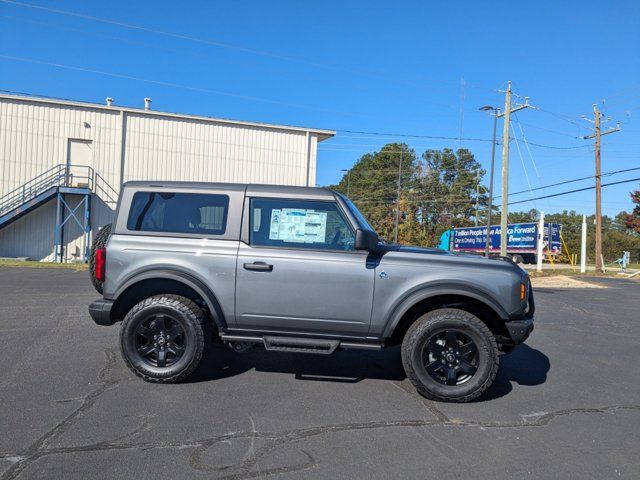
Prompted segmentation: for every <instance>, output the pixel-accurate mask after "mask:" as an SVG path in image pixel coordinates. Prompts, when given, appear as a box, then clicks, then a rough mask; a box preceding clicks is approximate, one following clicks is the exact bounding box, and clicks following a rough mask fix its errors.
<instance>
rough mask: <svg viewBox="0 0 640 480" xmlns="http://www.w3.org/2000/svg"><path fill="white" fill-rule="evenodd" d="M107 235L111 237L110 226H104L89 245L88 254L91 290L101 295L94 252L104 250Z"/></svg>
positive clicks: (100, 282) (100, 283)
mask: <svg viewBox="0 0 640 480" xmlns="http://www.w3.org/2000/svg"><path fill="white" fill-rule="evenodd" d="M109 235H111V224H108V225H105V226H104V227H102V228H101V229H100V231H99V232H98V233H97V235H96V236H95V238H94V239H93V243H92V244H91V252H90V254H89V276H90V278H91V283H92V285H93V288H95V289H96V290H97V291H98V293H102V286H103V282H102V281H101V280H98V279H97V278H96V251H97V250H99V249H100V248H104V246H105V245H106V244H107V240H109Z"/></svg>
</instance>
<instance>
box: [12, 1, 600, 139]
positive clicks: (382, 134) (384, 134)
mask: <svg viewBox="0 0 640 480" xmlns="http://www.w3.org/2000/svg"><path fill="white" fill-rule="evenodd" d="M0 1H2V0H0ZM336 131H337V132H344V133H355V134H360V135H369V136H374V137H399V138H426V139H431V140H465V141H468V142H492V141H493V140H491V139H490V138H470V137H453V136H444V135H418V134H414V135H411V134H406V133H391V132H366V131H363V130H346V129H337V130H336ZM509 140H515V141H516V142H522V140H519V139H517V138H513V137H511V138H510V139H509ZM527 143H528V144H529V145H535V146H536V147H542V148H553V149H557V150H571V149H575V148H588V147H589V146H588V145H575V146H570V147H561V146H557V145H543V144H540V143H534V142H527Z"/></svg>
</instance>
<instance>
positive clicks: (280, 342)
mask: <svg viewBox="0 0 640 480" xmlns="http://www.w3.org/2000/svg"><path fill="white" fill-rule="evenodd" d="M263 341H264V348H265V349H267V350H270V351H274V352H298V353H317V354H320V355H331V354H332V353H333V352H335V351H336V348H338V345H340V340H321V339H315V338H296V337H263Z"/></svg>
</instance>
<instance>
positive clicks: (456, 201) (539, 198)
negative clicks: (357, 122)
mask: <svg viewBox="0 0 640 480" xmlns="http://www.w3.org/2000/svg"><path fill="white" fill-rule="evenodd" d="M637 181H640V177H637V178H630V179H627V180H620V181H618V182H609V183H603V184H602V187H609V186H612V185H621V184H624V183H631V182H637ZM594 188H595V186H590V187H584V188H577V189H575V190H567V191H564V192H559V193H553V194H550V195H544V196H541V197H535V198H530V199H527V200H518V201H516V202H509V205H517V204H520V203H529V202H533V201H535V200H544V199H546V198H552V197H559V196H562V195H569V194H571V193H578V192H584V191H587V190H593V189H594ZM450 198H458V197H457V196H456V197H440V198H437V199H434V198H427V199H422V198H420V197H418V198H411V197H409V198H408V199H407V200H409V201H410V202H416V203H423V204H424V203H441V202H444V203H448V204H454V203H458V204H464V203H467V204H469V205H470V206H471V207H472V206H473V204H474V200H473V199H471V198H467V199H465V200H449V199H450ZM353 201H354V202H356V203H360V204H364V203H378V204H385V203H386V204H391V203H393V199H382V200H357V199H356V200H353Z"/></svg>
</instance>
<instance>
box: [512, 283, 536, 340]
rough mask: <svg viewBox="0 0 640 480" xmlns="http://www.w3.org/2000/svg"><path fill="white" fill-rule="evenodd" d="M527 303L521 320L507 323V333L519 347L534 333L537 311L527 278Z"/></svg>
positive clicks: (516, 319) (517, 319)
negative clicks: (534, 320) (534, 315)
mask: <svg viewBox="0 0 640 480" xmlns="http://www.w3.org/2000/svg"><path fill="white" fill-rule="evenodd" d="M527 292H528V294H527V303H526V305H525V307H524V312H523V313H522V315H521V316H520V317H519V318H514V319H511V320H510V321H508V322H505V326H506V327H507V331H508V332H509V337H511V341H512V342H513V343H514V344H515V345H517V344H519V343H522V342H524V341H525V340H526V339H527V338H528V337H529V335H530V334H531V332H533V314H534V313H535V311H536V304H535V301H534V300H533V288H531V280H529V279H528V278H527Z"/></svg>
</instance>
